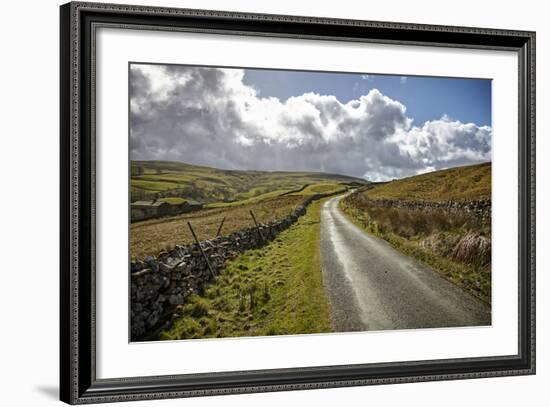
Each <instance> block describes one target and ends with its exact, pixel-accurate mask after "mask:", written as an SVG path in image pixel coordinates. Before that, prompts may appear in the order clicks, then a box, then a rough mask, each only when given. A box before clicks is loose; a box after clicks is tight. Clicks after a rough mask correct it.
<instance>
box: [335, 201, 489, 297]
mask: <svg viewBox="0 0 550 407" xmlns="http://www.w3.org/2000/svg"><path fill="white" fill-rule="evenodd" d="M354 198H356V197H354V196H353V195H350V196H349V197H347V198H345V199H343V200H342V201H340V208H341V209H342V211H343V212H344V213H345V214H346V215H347V216H348V218H349V219H350V220H351V221H352V222H353V223H354V224H356V225H357V226H359V227H360V228H361V229H363V230H365V231H367V232H368V233H371V234H373V235H375V236H377V237H380V238H382V239H384V240H386V241H387V242H388V243H390V244H391V245H392V246H393V247H395V248H396V249H397V250H399V251H401V252H403V253H405V254H407V255H409V256H411V257H413V258H415V259H417V260H419V261H421V262H423V263H426V264H428V265H429V266H431V267H432V268H433V269H434V270H435V271H436V272H438V273H439V274H441V275H442V276H444V277H445V278H447V279H448V280H450V281H452V282H453V283H455V284H457V285H459V286H461V287H463V288H464V289H466V290H467V291H469V292H470V293H472V294H473V295H475V296H476V297H478V298H480V299H481V300H483V301H484V302H486V303H488V304H490V303H491V260H490V259H491V253H490V226H485V227H481V226H480V225H478V226H475V225H473V224H472V223H470V222H468V221H464V220H463V219H462V218H461V217H458V216H457V217H456V218H453V217H452V216H450V215H447V216H445V217H443V216H436V215H435V214H427V213H423V212H421V211H407V210H397V209H388V208H376V207H370V206H369V205H368V204H362V203H361V200H360V199H354ZM443 218H444V219H443ZM472 236H477V237H478V242H479V241H489V252H488V253H487V252H484V253H481V250H479V249H480V248H479V247H478V246H474V247H472V248H469V249H470V251H471V254H474V255H473V256H468V261H458V260H457V254H462V252H463V251H464V242H468V239H469V238H471V237H472ZM485 236H488V238H487V237H485ZM457 249H459V250H457Z"/></svg>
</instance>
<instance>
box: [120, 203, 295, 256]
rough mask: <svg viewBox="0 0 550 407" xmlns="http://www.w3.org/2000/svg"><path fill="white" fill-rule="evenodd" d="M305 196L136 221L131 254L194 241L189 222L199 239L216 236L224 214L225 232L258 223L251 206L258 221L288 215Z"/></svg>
mask: <svg viewBox="0 0 550 407" xmlns="http://www.w3.org/2000/svg"><path fill="white" fill-rule="evenodd" d="M303 200H304V197H302V196H285V197H279V198H275V199H269V200H265V201H262V202H256V203H252V204H248V205H240V206H230V207H224V208H215V209H205V210H202V211H199V212H193V213H187V214H181V215H177V216H172V217H167V218H161V219H151V220H147V221H144V222H138V223H133V224H131V227H130V256H131V258H132V259H143V258H144V257H146V256H148V255H151V256H156V255H157V254H158V253H159V252H160V251H162V250H166V249H170V248H172V247H173V246H174V245H176V244H186V243H192V242H193V241H194V240H193V236H192V234H191V232H190V231H189V228H188V226H187V222H190V223H191V225H192V226H193V229H194V230H195V233H196V234H197V235H198V237H199V239H201V240H204V239H211V238H214V237H215V236H216V232H217V230H218V227H219V225H220V222H221V221H222V219H223V218H224V217H225V222H224V224H223V229H222V232H221V234H222V235H228V234H230V233H233V232H236V231H238V230H240V229H243V228H245V227H250V226H252V225H253V224H254V222H253V220H252V218H251V216H250V212H249V211H250V210H252V211H253V212H254V215H255V216H256V220H257V221H258V222H260V223H265V222H269V221H272V220H275V219H280V218H283V217H285V216H287V215H288V214H289V213H290V212H291V211H292V210H294V209H295V208H296V207H297V206H298V205H300V204H302V202H303Z"/></svg>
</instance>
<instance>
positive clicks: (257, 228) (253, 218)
mask: <svg viewBox="0 0 550 407" xmlns="http://www.w3.org/2000/svg"><path fill="white" fill-rule="evenodd" d="M249 212H250V215H252V220H253V221H254V224H255V225H256V230H257V231H258V234H259V235H260V238H261V239H262V241H264V242H265V239H264V235H262V231H261V230H260V227H259V226H258V222H256V217H255V216H254V212H252V209H250V211H249Z"/></svg>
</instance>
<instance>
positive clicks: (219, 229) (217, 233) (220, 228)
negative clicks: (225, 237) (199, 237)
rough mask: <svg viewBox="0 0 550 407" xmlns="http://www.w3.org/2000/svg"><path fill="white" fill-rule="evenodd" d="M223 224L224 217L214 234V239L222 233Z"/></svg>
mask: <svg viewBox="0 0 550 407" xmlns="http://www.w3.org/2000/svg"><path fill="white" fill-rule="evenodd" d="M223 222H225V216H224V217H223V219H222V223H220V227H219V228H218V231H217V232H216V237H218V236H219V235H220V232H221V231H222V227H223Z"/></svg>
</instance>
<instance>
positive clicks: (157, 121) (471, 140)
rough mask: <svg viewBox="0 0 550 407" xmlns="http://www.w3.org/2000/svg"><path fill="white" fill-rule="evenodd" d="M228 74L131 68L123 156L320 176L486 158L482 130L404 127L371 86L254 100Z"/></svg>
mask: <svg viewBox="0 0 550 407" xmlns="http://www.w3.org/2000/svg"><path fill="white" fill-rule="evenodd" d="M243 77H244V71H243V70H238V69H216V68H193V67H179V66H167V67H164V66H146V65H133V66H132V69H131V81H130V85H131V86H130V88H131V89H130V92H131V95H130V96H131V100H130V105H131V121H130V126H131V130H130V144H131V146H130V148H131V157H132V159H162V160H179V161H185V162H189V163H194V164H202V165H208V166H213V167H219V168H228V169H257V170H308V171H326V172H334V173H341V174H347V175H354V176H359V177H363V176H364V177H366V178H369V179H372V180H386V179H390V178H398V177H403V176H408V175H414V174H417V173H421V172H425V171H427V170H430V169H438V168H444V167H450V166H455V165H462V164H468V163H474V162H481V161H487V160H490V156H491V128H490V127H486V126H485V127H479V126H477V125H475V124H473V123H468V124H465V123H461V122H459V121H453V120H452V119H450V118H449V117H442V118H441V119H439V120H434V121H429V122H426V123H424V124H423V125H422V126H413V121H412V119H411V118H409V117H408V116H407V115H406V107H405V106H404V105H403V104H401V103H400V102H398V101H396V100H393V99H391V98H389V97H387V96H385V95H383V94H382V93H381V92H380V91H378V90H376V89H373V90H371V91H370V92H369V93H368V94H367V95H363V96H361V97H359V98H357V99H355V100H351V101H349V102H347V103H341V102H340V101H339V100H338V99H337V98H336V97H335V96H331V95H319V94H317V93H305V94H303V95H299V96H294V97H290V98H289V99H288V100H286V101H281V100H279V99H277V98H266V97H260V96H259V95H258V93H257V92H256V91H255V90H254V89H253V88H252V87H250V86H247V85H244V84H243Z"/></svg>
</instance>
